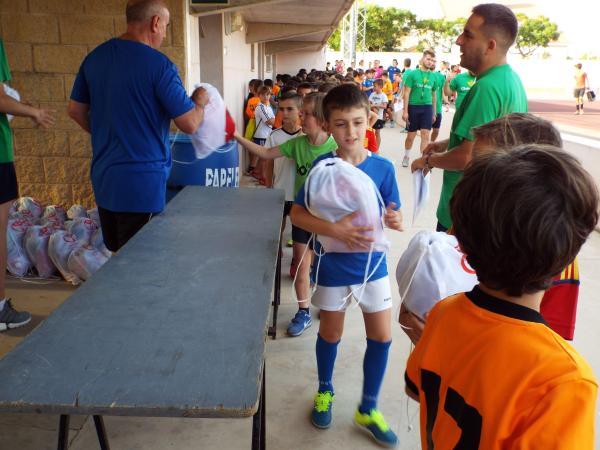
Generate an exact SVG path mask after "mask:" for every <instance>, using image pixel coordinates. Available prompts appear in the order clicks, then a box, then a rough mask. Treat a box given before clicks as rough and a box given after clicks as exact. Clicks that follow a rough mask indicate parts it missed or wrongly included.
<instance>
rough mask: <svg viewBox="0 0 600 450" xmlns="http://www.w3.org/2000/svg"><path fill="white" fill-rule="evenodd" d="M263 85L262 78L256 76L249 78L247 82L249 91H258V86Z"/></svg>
mask: <svg viewBox="0 0 600 450" xmlns="http://www.w3.org/2000/svg"><path fill="white" fill-rule="evenodd" d="M262 85H263V82H262V80H259V79H258V78H254V79H252V80H250V83H248V87H249V88H250V90H251V91H254V92H256V91H258V90H259V89H260V87H261V86H262Z"/></svg>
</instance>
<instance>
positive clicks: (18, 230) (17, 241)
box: [6, 219, 31, 277]
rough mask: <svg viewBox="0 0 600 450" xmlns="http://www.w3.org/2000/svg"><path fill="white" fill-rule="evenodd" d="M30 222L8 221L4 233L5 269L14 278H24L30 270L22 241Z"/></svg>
mask: <svg viewBox="0 0 600 450" xmlns="http://www.w3.org/2000/svg"><path fill="white" fill-rule="evenodd" d="M29 227H31V222H29V221H28V220H25V219H11V220H9V221H8V228H7V232H6V244H7V265H6V266H7V269H8V271H9V272H10V273H11V274H13V275H14V276H16V277H24V276H25V275H27V272H29V269H31V261H30V260H29V257H28V256H27V252H26V251H25V248H24V246H23V240H24V237H25V234H26V233H27V230H28V229H29Z"/></svg>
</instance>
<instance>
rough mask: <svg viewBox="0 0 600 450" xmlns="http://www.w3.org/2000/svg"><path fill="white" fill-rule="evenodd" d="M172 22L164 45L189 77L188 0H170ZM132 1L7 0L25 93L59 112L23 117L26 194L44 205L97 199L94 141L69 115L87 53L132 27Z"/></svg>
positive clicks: (1, 25) (2, 19) (7, 35)
mask: <svg viewBox="0 0 600 450" xmlns="http://www.w3.org/2000/svg"><path fill="white" fill-rule="evenodd" d="M167 2H168V4H169V9H170V12H171V26H170V27H169V31H168V36H167V39H166V40H165V42H164V43H163V48H161V50H162V51H163V52H164V53H165V54H166V55H167V56H169V58H171V60H172V61H173V62H174V63H175V64H177V66H178V67H179V71H180V74H181V76H182V78H185V67H186V61H185V58H186V52H185V47H184V46H185V25H184V24H185V21H184V15H185V14H186V10H185V8H186V6H185V5H186V3H187V2H186V0H167ZM126 3H127V1H126V0H96V1H85V0H0V36H2V38H3V40H4V44H5V47H6V51H7V53H8V62H9V65H10V67H11V71H12V76H13V79H12V81H11V83H10V85H11V86H12V87H14V88H15V89H17V90H18V91H19V93H20V94H21V96H22V98H23V99H24V100H26V101H28V102H30V103H32V104H34V105H39V106H43V107H47V108H50V109H54V110H56V119H57V120H56V125H55V126H54V127H53V128H52V129H49V130H42V129H39V128H36V127H35V126H34V125H33V123H32V122H31V121H30V120H29V119H24V118H15V119H14V120H13V121H12V123H11V126H12V128H13V131H14V138H15V165H16V168H17V174H18V178H19V185H20V192H21V195H28V196H32V197H34V198H36V199H38V200H40V201H41V202H43V203H58V204H63V205H65V206H67V207H68V206H70V205H71V204H73V203H81V204H83V205H85V206H87V207H92V205H93V204H94V195H93V192H92V188H91V184H90V177H89V164H90V157H91V145H90V138H89V135H88V134H87V133H85V132H84V131H82V130H81V129H80V128H79V127H78V126H77V125H76V124H75V123H74V122H73V121H72V120H71V119H70V118H69V117H68V115H67V103H68V100H69V97H70V93H71V88H72V86H73V81H74V78H75V74H76V73H77V71H78V69H79V66H80V64H81V62H82V60H83V58H84V57H85V56H86V55H87V53H88V52H90V51H91V50H93V49H94V48H95V47H96V46H97V45H98V44H100V43H102V42H103V41H105V40H107V39H109V38H111V37H113V36H118V35H120V34H122V33H123V32H124V31H125V28H126V23H125V4H126Z"/></svg>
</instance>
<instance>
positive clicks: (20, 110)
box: [0, 39, 54, 331]
mask: <svg viewBox="0 0 600 450" xmlns="http://www.w3.org/2000/svg"><path fill="white" fill-rule="evenodd" d="M10 79H11V76H10V68H9V66H8V61H7V60H6V52H5V51H4V42H3V41H2V39H0V331H4V330H9V329H11V328H17V327H21V326H23V325H25V324H27V323H28V322H29V321H30V320H31V314H29V313H28V312H19V311H16V310H15V309H14V308H13V307H12V304H11V302H10V299H9V298H7V297H6V290H5V285H4V283H5V278H4V277H5V276H6V263H7V257H8V255H7V245H6V244H7V243H6V230H7V226H8V212H9V210H10V205H11V204H12V202H13V200H15V199H17V197H18V196H19V186H18V184H17V174H16V172H15V165H14V162H13V161H14V154H13V139H12V132H11V131H10V126H9V125H8V117H7V116H6V115H7V114H11V115H13V116H21V117H29V118H30V119H31V120H33V121H34V122H35V123H36V124H37V125H41V126H42V127H44V128H47V127H48V126H50V125H52V124H53V123H54V118H53V117H52V116H51V115H50V112H49V111H46V110H44V109H39V108H34V107H33V106H29V105H26V104H24V103H21V102H19V101H17V100H15V99H13V98H11V97H9V96H8V95H6V93H5V92H4V86H3V84H2V83H4V82H6V81H10Z"/></svg>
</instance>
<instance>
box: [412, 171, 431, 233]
mask: <svg viewBox="0 0 600 450" xmlns="http://www.w3.org/2000/svg"><path fill="white" fill-rule="evenodd" d="M430 182H431V172H427V175H425V176H424V175H423V171H422V170H416V171H414V172H413V194H414V209H413V219H412V224H413V226H414V225H415V221H416V220H417V217H418V216H419V214H420V213H421V211H422V210H423V208H424V207H425V205H426V204H427V201H428V200H429V184H430Z"/></svg>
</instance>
